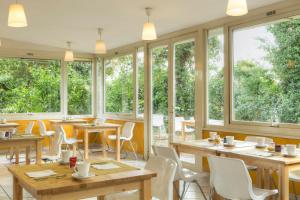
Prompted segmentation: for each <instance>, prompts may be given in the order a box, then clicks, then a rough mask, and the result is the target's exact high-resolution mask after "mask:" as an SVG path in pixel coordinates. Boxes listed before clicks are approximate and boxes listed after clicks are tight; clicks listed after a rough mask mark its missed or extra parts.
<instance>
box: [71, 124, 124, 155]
mask: <svg viewBox="0 0 300 200" xmlns="http://www.w3.org/2000/svg"><path fill="white" fill-rule="evenodd" d="M79 130H83V131H84V137H83V140H84V158H85V159H88V157H89V132H93V131H94V132H103V137H102V145H103V156H104V157H106V151H105V149H104V146H105V145H106V132H107V131H115V134H116V136H117V139H116V160H117V161H120V154H121V152H120V151H121V149H120V134H121V125H120V124H111V123H100V124H98V125H93V124H76V125H74V131H75V132H76V133H77V134H78V132H79Z"/></svg>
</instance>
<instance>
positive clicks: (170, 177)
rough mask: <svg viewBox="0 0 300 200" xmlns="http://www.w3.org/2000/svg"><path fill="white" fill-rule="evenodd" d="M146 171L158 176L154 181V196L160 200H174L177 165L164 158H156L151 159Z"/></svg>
mask: <svg viewBox="0 0 300 200" xmlns="http://www.w3.org/2000/svg"><path fill="white" fill-rule="evenodd" d="M145 169H148V170H151V171H154V172H156V174H157V176H156V177H155V178H153V179H152V196H153V197H155V198H158V199H160V200H172V199H173V181H174V176H175V172H176V163H175V162H174V161H173V160H171V159H167V158H165V157H162V156H154V157H150V158H149V160H148V161H147V163H146V166H145Z"/></svg>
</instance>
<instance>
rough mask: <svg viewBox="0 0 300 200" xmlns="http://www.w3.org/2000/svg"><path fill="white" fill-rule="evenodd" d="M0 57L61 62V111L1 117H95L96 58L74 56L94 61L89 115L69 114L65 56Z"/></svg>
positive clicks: (24, 118) (0, 115)
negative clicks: (90, 111)
mask: <svg viewBox="0 0 300 200" xmlns="http://www.w3.org/2000/svg"><path fill="white" fill-rule="evenodd" d="M0 58H12V59H13V58H15V59H22V58H26V59H29V60H30V59H31V60H57V61H59V62H60V76H61V81H60V111H59V112H42V113H0V118H5V119H7V120H36V119H55V118H62V117H63V116H71V117H73V118H92V117H94V115H95V113H97V112H95V97H96V96H97V94H96V93H94V92H93V91H95V88H96V86H95V83H96V80H97V79H98V78H97V76H96V75H95V72H96V70H97V66H96V63H95V59H93V58H92V57H91V56H85V57H80V58H76V57H75V58H74V60H85V61H87V60H89V61H91V62H92V102H91V103H92V104H91V106H92V108H91V109H92V113H91V114H88V115H68V89H67V87H68V82H67V81H68V80H67V78H68V71H67V62H65V61H64V59H63V58H61V57H59V56H48V54H47V53H46V54H45V56H44V55H43V56H37V57H32V56H28V57H27V56H25V57H22V56H20V55H18V56H14V55H10V54H9V55H0Z"/></svg>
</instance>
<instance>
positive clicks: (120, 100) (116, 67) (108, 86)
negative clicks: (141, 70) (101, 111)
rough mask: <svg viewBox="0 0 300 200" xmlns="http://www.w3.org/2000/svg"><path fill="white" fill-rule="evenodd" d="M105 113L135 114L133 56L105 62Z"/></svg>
mask: <svg viewBox="0 0 300 200" xmlns="http://www.w3.org/2000/svg"><path fill="white" fill-rule="evenodd" d="M104 64H105V112H110V113H132V112H133V67H132V64H133V56H132V55H131V54H130V55H125V56H120V57H116V58H113V59H110V60H105V63H104Z"/></svg>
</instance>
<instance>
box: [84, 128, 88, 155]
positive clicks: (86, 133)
mask: <svg viewBox="0 0 300 200" xmlns="http://www.w3.org/2000/svg"><path fill="white" fill-rule="evenodd" d="M88 158H89V134H88V131H87V130H86V129H85V130H84V159H88Z"/></svg>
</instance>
